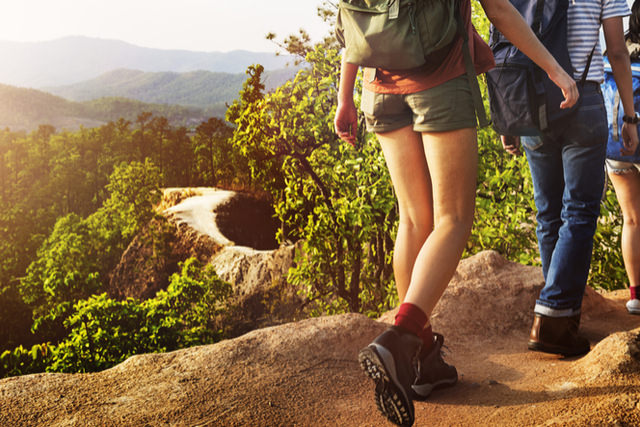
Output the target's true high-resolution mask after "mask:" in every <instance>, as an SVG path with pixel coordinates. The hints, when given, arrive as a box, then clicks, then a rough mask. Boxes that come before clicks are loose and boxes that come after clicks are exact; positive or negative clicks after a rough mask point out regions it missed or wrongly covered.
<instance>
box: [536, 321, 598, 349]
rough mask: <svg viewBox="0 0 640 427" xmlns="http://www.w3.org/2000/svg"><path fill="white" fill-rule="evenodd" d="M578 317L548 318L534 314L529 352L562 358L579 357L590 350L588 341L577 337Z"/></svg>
mask: <svg viewBox="0 0 640 427" xmlns="http://www.w3.org/2000/svg"><path fill="white" fill-rule="evenodd" d="M579 325H580V315H579V314H577V315H575V316H570V317H548V316H543V315H541V314H536V315H535V318H534V319H533V326H532V327H531V333H530V335H529V343H528V347H529V350H534V351H542V352H545V353H554V354H561V355H563V356H580V355H582V354H585V353H588V352H589V350H590V349H591V345H590V343H589V340H587V339H586V338H585V337H583V336H580V335H578V326H579Z"/></svg>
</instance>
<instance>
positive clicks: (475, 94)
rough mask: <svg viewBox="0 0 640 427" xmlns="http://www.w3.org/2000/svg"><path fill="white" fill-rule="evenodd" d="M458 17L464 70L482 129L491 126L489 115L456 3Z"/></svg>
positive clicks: (467, 35)
mask: <svg viewBox="0 0 640 427" xmlns="http://www.w3.org/2000/svg"><path fill="white" fill-rule="evenodd" d="M455 7H456V8H457V9H456V17H457V19H458V31H459V32H460V35H461V36H462V57H463V58H464V68H465V71H466V73H467V79H468V80H469V87H470V88H471V97H472V98H473V106H474V109H475V110H476V117H477V118H478V124H479V125H480V127H486V126H489V120H487V113H486V111H485V109H484V103H483V102H482V93H481V92H480V86H479V85H478V77H477V76H476V68H475V67H474V66H473V60H472V59H471V50H470V48H469V34H468V33H467V31H466V29H465V27H464V23H463V22H462V16H461V15H460V7H459V3H458V2H456V5H455Z"/></svg>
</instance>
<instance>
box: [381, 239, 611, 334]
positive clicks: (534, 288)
mask: <svg viewBox="0 0 640 427" xmlns="http://www.w3.org/2000/svg"><path fill="white" fill-rule="evenodd" d="M543 286H544V278H543V276H542V268H541V267H535V266H526V265H522V264H519V263H516V262H512V261H508V260H507V259H505V258H504V257H503V256H502V255H500V254H499V253H498V252H496V251H483V252H480V253H478V254H476V255H474V256H471V257H469V258H466V259H463V260H462V261H460V264H459V265H458V268H457V270H456V273H455V274H454V276H453V278H452V279H451V282H449V286H448V287H447V289H446V290H445V292H444V294H443V295H442V298H441V299H440V301H439V302H438V304H437V305H436V307H435V309H434V311H433V315H432V318H431V319H432V324H433V327H434V330H437V331H439V332H441V333H443V334H444V335H445V336H469V335H474V336H486V337H491V336H495V335H496V334H498V335H502V334H505V333H513V332H517V333H523V334H524V333H528V332H529V328H530V327H531V322H532V319H533V308H534V306H535V302H536V299H537V298H538V295H539V293H540V289H542V287H543ZM614 309H615V303H613V302H611V301H608V300H607V299H606V298H604V297H603V296H602V295H600V294H598V293H597V292H596V291H594V290H593V289H591V288H590V287H587V288H586V290H585V296H584V299H583V308H582V311H583V315H584V316H585V318H591V317H597V316H599V315H601V314H603V313H606V312H608V311H611V310H614ZM394 316H395V310H393V311H391V312H389V313H387V314H385V315H383V316H382V317H381V318H380V320H381V321H385V322H387V323H393V318H394Z"/></svg>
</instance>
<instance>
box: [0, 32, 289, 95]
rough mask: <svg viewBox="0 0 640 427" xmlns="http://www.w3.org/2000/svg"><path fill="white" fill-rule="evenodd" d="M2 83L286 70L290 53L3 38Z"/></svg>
mask: <svg viewBox="0 0 640 427" xmlns="http://www.w3.org/2000/svg"><path fill="white" fill-rule="evenodd" d="M0 58H2V67H0V83H4V84H8V85H13V86H21V87H32V88H43V87H51V86H63V85H69V84H73V83H78V82H81V81H84V80H89V79H93V78H96V77H97V76H99V75H101V74H104V73H107V72H110V71H113V70H116V69H121V68H125V69H132V70H140V71H149V72H160V71H172V72H178V73H184V72H189V71H199V70H203V71H212V72H224V73H243V72H244V71H245V70H246V68H247V67H248V66H249V65H251V64H256V63H259V64H262V66H264V68H265V70H276V69H281V68H285V67H286V65H287V64H288V63H289V62H291V59H292V58H291V57H290V56H287V55H282V56H277V55H276V54H274V53H268V52H248V51H243V50H235V51H230V52H194V51H188V50H164V49H152V48H146V47H140V46H135V45H132V44H130V43H126V42H123V41H118V40H105V39H97V38H89V37H65V38H61V39H57V40H52V41H45V42H8V41H0Z"/></svg>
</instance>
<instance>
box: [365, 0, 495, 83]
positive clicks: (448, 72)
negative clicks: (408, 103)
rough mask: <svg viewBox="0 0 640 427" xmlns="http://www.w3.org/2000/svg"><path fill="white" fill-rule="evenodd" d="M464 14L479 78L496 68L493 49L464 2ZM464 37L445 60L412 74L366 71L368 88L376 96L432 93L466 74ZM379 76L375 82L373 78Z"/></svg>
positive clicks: (405, 71)
mask: <svg viewBox="0 0 640 427" xmlns="http://www.w3.org/2000/svg"><path fill="white" fill-rule="evenodd" d="M460 14H461V16H462V22H464V23H465V27H466V30H467V33H468V34H469V50H470V51H471V58H472V60H473V64H474V66H475V69H476V73H477V74H482V73H485V72H487V71H488V70H490V69H491V68H493V67H495V65H496V64H495V60H494V58H493V53H492V52H491V48H490V47H489V46H488V45H487V43H485V41H484V40H482V37H480V35H479V34H478V32H477V31H476V29H475V28H474V26H473V24H472V23H471V2H470V1H469V0H466V1H462V2H460ZM462 43H463V40H462V37H458V39H457V40H455V41H454V42H453V43H452V45H451V47H450V49H451V50H450V51H449V54H448V55H446V56H445V57H444V60H442V61H437V63H435V62H434V63H426V64H425V65H422V66H420V67H418V68H413V69H411V70H392V71H391V70H383V69H381V68H378V69H377V70H376V69H373V68H365V70H364V78H363V79H364V87H365V88H367V89H368V90H370V91H372V92H376V93H393V94H407V93H415V92H420V91H423V90H427V89H430V88H432V87H435V86H438V85H440V84H442V83H444V82H447V81H449V80H451V79H453V78H455V77H458V76H461V75H463V74H465V73H466V70H465V67H464V58H463V57H462ZM373 73H375V79H373V76H372V74H373Z"/></svg>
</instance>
